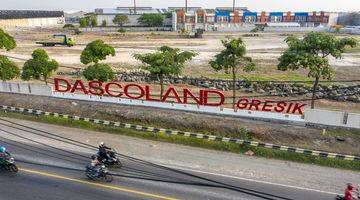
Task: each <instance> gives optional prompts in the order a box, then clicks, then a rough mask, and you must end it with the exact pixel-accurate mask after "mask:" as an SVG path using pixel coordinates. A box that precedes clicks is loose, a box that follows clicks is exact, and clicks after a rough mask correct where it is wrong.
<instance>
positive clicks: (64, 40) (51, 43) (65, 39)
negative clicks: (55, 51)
mask: <svg viewBox="0 0 360 200" xmlns="http://www.w3.org/2000/svg"><path fill="white" fill-rule="evenodd" d="M52 37H53V38H62V40H61V41H39V42H36V44H41V45H43V46H44V47H53V46H56V45H59V46H68V47H72V46H74V45H75V42H74V40H73V39H71V38H69V37H68V36H67V35H64V34H54V35H53V36H52Z"/></svg>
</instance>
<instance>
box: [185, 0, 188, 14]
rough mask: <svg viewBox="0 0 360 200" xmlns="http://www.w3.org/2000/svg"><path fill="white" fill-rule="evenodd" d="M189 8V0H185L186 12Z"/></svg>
mask: <svg viewBox="0 0 360 200" xmlns="http://www.w3.org/2000/svg"><path fill="white" fill-rule="evenodd" d="M187 10H188V1H187V0H185V13H186V12H187Z"/></svg>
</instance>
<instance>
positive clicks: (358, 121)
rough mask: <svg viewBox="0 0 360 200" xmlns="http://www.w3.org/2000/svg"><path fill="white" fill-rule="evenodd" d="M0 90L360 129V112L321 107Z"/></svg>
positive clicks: (2, 86) (40, 88)
mask: <svg viewBox="0 0 360 200" xmlns="http://www.w3.org/2000/svg"><path fill="white" fill-rule="evenodd" d="M0 92H6V93H19V94H30V95H41V96H50V97H56V98H64V99H74V100H83V101H96V102H104V103H116V104H123V105H133V106H148V107H155V108H163V109H173V110H183V111H189V112H201V113H207V114H217V115H227V116H234V117H247V118H259V119H264V120H277V121H285V122H291V123H303V124H305V123H309V124H319V125H326V126H336V127H346V128H357V129H360V114H356V113H345V112H340V111H329V110H319V109H306V110H305V115H304V118H303V117H302V116H301V115H293V114H284V113H276V112H261V111H249V110H237V111H234V110H233V109H230V108H221V107H212V106H198V105H190V104H178V103H168V102H156V101H145V100H133V99H124V98H115V97H106V96H92V95H84V94H71V93H60V92H53V90H52V88H51V87H50V86H47V85H40V84H26V83H7V82H1V83H0Z"/></svg>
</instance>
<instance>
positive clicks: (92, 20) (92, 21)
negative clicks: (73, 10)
mask: <svg viewBox="0 0 360 200" xmlns="http://www.w3.org/2000/svg"><path fill="white" fill-rule="evenodd" d="M89 21H90V24H91V27H97V26H98V22H97V18H96V16H95V15H92V16H90V17H89Z"/></svg>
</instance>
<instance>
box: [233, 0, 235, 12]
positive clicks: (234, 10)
mask: <svg viewBox="0 0 360 200" xmlns="http://www.w3.org/2000/svg"><path fill="white" fill-rule="evenodd" d="M233 12H235V0H233Z"/></svg>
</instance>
